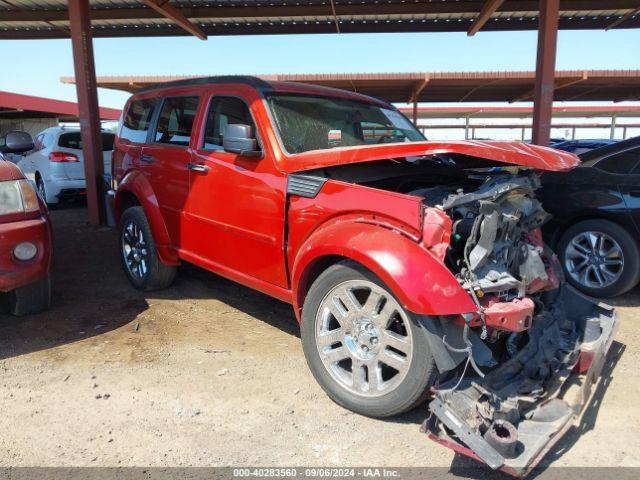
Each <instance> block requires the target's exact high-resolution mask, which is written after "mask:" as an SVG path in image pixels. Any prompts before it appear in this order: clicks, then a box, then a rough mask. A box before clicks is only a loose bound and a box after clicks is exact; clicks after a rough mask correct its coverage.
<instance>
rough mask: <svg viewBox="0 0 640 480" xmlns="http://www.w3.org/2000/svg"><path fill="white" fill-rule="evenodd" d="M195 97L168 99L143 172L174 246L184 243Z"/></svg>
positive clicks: (146, 153) (147, 147) (144, 152)
mask: <svg viewBox="0 0 640 480" xmlns="http://www.w3.org/2000/svg"><path fill="white" fill-rule="evenodd" d="M198 102H199V97H198V96H195V95H188V96H176V97H166V98H164V99H163V100H162V104H161V105H160V108H159V109H157V111H156V115H155V119H154V121H153V122H152V133H151V138H150V142H149V144H147V145H145V146H144V147H143V148H142V154H141V155H140V169H141V170H142V171H143V172H144V173H145V175H146V176H147V178H148V179H149V181H150V183H151V186H152V188H153V191H154V193H155V195H156V198H157V200H158V204H159V206H160V211H161V213H162V216H163V218H164V221H165V225H166V226H167V230H168V232H169V236H170V237H171V242H172V244H173V245H176V246H179V245H181V244H182V220H183V218H184V217H183V212H184V209H185V203H186V200H187V196H188V194H189V162H190V161H191V148H190V147H189V143H190V140H191V133H192V130H193V123H194V120H195V116H196V111H197V109H198Z"/></svg>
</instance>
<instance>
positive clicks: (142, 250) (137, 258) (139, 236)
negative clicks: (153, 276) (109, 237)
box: [122, 220, 149, 279]
mask: <svg viewBox="0 0 640 480" xmlns="http://www.w3.org/2000/svg"><path fill="white" fill-rule="evenodd" d="M148 255H149V254H148V250H147V242H146V239H145V238H144V232H143V231H142V229H141V228H140V226H139V225H138V224H137V223H136V222H134V221H133V220H129V221H128V222H127V223H126V225H125V226H124V229H123V230H122V256H123V257H124V263H125V264H126V265H127V269H128V270H129V272H130V273H131V275H133V276H134V277H137V278H140V279H142V278H144V277H145V276H146V275H147V272H148V271H149V262H148Z"/></svg>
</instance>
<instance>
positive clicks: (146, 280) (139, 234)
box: [119, 206, 176, 291]
mask: <svg viewBox="0 0 640 480" xmlns="http://www.w3.org/2000/svg"><path fill="white" fill-rule="evenodd" d="M119 243H120V258H121V260H122V266H123V268H124V271H125V273H126V274H127V277H128V278H129V281H130V282H131V284H132V285H133V286H134V287H135V288H137V289H138V290H144V291H152V290H160V289H162V288H166V287H168V286H169V285H171V283H173V280H174V278H175V276H176V267H175V266H173V265H165V264H164V263H162V261H161V260H160V257H159V256H158V250H157V249H156V244H155V241H154V239H153V235H152V234H151V227H150V226H149V222H148V221H147V217H146V216H145V214H144V210H143V209H142V207H140V206H136V207H130V208H127V209H126V210H125V211H124V213H123V214H122V218H121V219H120V236H119Z"/></svg>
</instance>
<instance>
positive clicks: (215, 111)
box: [203, 97, 256, 150]
mask: <svg viewBox="0 0 640 480" xmlns="http://www.w3.org/2000/svg"><path fill="white" fill-rule="evenodd" d="M237 124H241V125H250V126H251V130H252V132H254V135H255V131H256V126H255V124H254V122H253V118H251V113H250V112H249V107H248V106H247V104H246V103H244V101H242V100H240V99H239V98H235V97H213V98H212V99H211V104H210V105H209V113H207V124H206V127H205V131H204V145H203V148H204V149H205V150H222V138H223V136H224V127H226V126H227V125H237Z"/></svg>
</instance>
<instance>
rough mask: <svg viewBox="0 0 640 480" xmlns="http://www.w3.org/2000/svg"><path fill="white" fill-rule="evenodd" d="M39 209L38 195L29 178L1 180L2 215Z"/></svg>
mask: <svg viewBox="0 0 640 480" xmlns="http://www.w3.org/2000/svg"><path fill="white" fill-rule="evenodd" d="M39 210H40V205H39V204H38V196H37V194H36V192H35V190H34V189H33V187H32V186H31V184H30V183H29V182H28V181H27V180H9V181H6V182H0V215H10V214H15V213H29V212H37V211H39Z"/></svg>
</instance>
